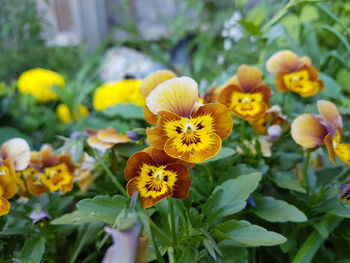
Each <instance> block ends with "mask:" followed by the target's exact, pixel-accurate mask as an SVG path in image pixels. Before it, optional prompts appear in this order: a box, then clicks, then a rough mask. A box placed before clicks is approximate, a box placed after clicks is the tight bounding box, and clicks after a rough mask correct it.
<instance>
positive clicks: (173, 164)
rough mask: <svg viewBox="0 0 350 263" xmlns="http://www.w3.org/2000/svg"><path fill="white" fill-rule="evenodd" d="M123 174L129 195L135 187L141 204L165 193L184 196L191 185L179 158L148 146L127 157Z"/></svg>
mask: <svg viewBox="0 0 350 263" xmlns="http://www.w3.org/2000/svg"><path fill="white" fill-rule="evenodd" d="M124 176H125V178H126V180H127V181H128V184H127V186H126V188H127V191H128V194H129V196H132V194H133V193H134V192H135V191H137V192H138V193H139V196H140V199H141V202H142V205H143V207H144V208H149V207H151V206H153V205H154V204H156V203H157V202H159V201H161V200H162V199H164V198H167V197H173V198H176V199H184V198H186V197H187V196H188V191H189V187H190V185H191V179H190V173H189V170H188V168H187V167H186V166H185V165H184V164H183V163H181V161H180V160H177V159H175V158H172V157H170V156H168V155H167V154H166V153H165V152H164V151H162V150H157V149H155V148H152V147H151V148H147V149H146V150H145V151H142V152H137V153H135V154H134V155H132V156H131V157H130V158H129V159H128V162H127V165H126V167H125V170H124Z"/></svg>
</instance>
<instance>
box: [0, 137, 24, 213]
mask: <svg viewBox="0 0 350 263" xmlns="http://www.w3.org/2000/svg"><path fill="white" fill-rule="evenodd" d="M29 159H30V150H29V146H28V143H27V142H26V141H25V140H23V139H20V138H14V139H11V140H9V141H7V142H5V143H4V144H3V145H2V146H1V148H0V216H2V215H6V214H8V212H9V211H10V202H9V201H8V199H10V198H12V197H13V196H14V195H15V194H16V192H17V184H16V181H15V179H14V177H15V172H16V170H23V169H25V168H26V167H27V166H28V164H29Z"/></svg>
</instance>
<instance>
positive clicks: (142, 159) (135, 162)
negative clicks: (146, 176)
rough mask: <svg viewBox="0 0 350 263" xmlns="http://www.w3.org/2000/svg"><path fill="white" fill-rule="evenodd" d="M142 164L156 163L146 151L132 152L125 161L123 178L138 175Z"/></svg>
mask: <svg viewBox="0 0 350 263" xmlns="http://www.w3.org/2000/svg"><path fill="white" fill-rule="evenodd" d="M143 164H149V165H153V166H157V163H156V162H155V161H154V160H153V159H152V157H151V156H150V155H149V154H148V153H146V152H137V153H135V154H133V155H132V156H131V157H130V158H129V159H128V162H127V163H126V167H125V169H124V176H125V179H126V180H127V181H129V180H131V179H132V178H134V177H137V176H139V175H140V171H141V167H142V165H143ZM131 195H132V193H131ZM131 195H130V196H131Z"/></svg>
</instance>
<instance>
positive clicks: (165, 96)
mask: <svg viewBox="0 0 350 263" xmlns="http://www.w3.org/2000/svg"><path fill="white" fill-rule="evenodd" d="M197 99H198V84H197V83H196V82H195V81H194V80H193V79H191V78H189V77H181V78H172V79H169V80H167V81H165V82H163V83H161V84H160V85H158V86H157V88H155V89H154V90H153V91H152V92H151V93H150V94H149V95H148V97H147V99H146V105H147V107H148V108H149V110H150V111H151V112H152V113H153V114H158V112H159V111H170V112H173V113H176V114H177V115H179V116H183V117H189V116H190V115H191V113H192V109H193V106H194V105H195V103H196V101H197Z"/></svg>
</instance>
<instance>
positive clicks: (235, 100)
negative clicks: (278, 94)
mask: <svg viewBox="0 0 350 263" xmlns="http://www.w3.org/2000/svg"><path fill="white" fill-rule="evenodd" d="M227 83H228V85H227V86H226V87H225V88H224V89H223V90H222V91H221V92H220V95H219V98H218V101H219V102H220V103H222V104H224V105H226V106H227V108H228V109H229V110H230V111H231V112H232V113H233V114H234V115H235V116H238V117H240V118H242V119H244V120H247V121H254V120H257V119H259V118H260V117H262V116H263V115H264V114H265V112H266V110H267V109H268V108H269V107H270V96H271V91H270V89H269V88H268V87H267V86H266V85H265V84H264V83H263V81H262V72H261V71H260V70H259V69H257V68H255V67H250V66H247V65H242V66H240V67H239V68H238V71H237V75H236V76H235V77H233V78H231V79H230V80H229V82H227Z"/></svg>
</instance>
